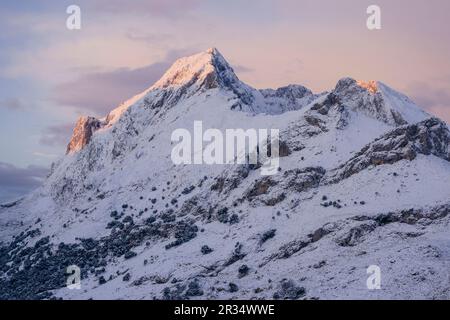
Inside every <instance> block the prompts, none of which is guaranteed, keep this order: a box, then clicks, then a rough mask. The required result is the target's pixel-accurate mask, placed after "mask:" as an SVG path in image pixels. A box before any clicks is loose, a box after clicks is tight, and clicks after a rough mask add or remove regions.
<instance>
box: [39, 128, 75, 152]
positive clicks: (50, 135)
mask: <svg viewBox="0 0 450 320" xmlns="http://www.w3.org/2000/svg"><path fill="white" fill-rule="evenodd" d="M73 128H74V124H73V123H68V124H60V125H53V126H49V127H47V128H45V129H44V131H43V133H42V136H41V138H40V140H39V142H40V143H41V144H43V145H46V146H60V145H67V144H68V143H69V139H70V136H71V135H72V132H73Z"/></svg>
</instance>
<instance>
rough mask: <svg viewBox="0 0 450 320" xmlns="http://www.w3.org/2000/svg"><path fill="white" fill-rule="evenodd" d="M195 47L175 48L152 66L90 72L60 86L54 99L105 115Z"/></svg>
mask: <svg viewBox="0 0 450 320" xmlns="http://www.w3.org/2000/svg"><path fill="white" fill-rule="evenodd" d="M192 52H193V51H191V50H174V51H170V52H169V53H168V54H167V57H166V58H165V59H164V60H163V61H161V62H156V63H153V64H151V65H148V66H145V67H142V68H137V69H130V68H120V69H116V70H113V71H107V72H91V73H86V74H84V75H82V76H80V77H79V78H77V79H75V80H73V81H70V82H66V83H63V84H60V85H58V86H56V87H55V88H54V90H53V94H52V95H51V100H52V101H54V102H55V103H57V104H58V105H60V106H66V107H74V108H76V109H78V110H80V111H81V112H86V111H89V112H92V113H93V114H94V115H96V116H104V115H106V114H107V113H108V112H109V111H111V110H112V109H113V108H114V107H116V106H117V105H119V104H120V103H121V102H123V101H125V100H127V99H128V98H130V97H132V96H134V95H136V94H137V93H139V92H142V91H144V90H145V89H147V88H148V87H150V86H151V85H152V84H153V83H155V82H156V81H157V80H158V79H159V78H160V77H161V76H162V75H163V74H164V72H165V71H166V70H167V69H168V68H169V67H170V66H171V64H172V63H173V62H174V60H175V59H176V58H178V57H180V56H184V55H186V54H190V53H192Z"/></svg>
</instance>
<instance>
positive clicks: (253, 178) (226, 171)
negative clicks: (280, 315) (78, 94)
mask: <svg viewBox="0 0 450 320" xmlns="http://www.w3.org/2000/svg"><path fill="white" fill-rule="evenodd" d="M198 120H201V121H202V122H203V128H204V130H206V129H208V128H217V129H221V130H225V129H228V128H243V129H248V128H256V129H258V128H277V129H280V156H281V160H280V170H279V172H278V174H276V175H273V176H262V175H261V174H260V171H259V170H258V169H257V166H254V165H249V164H242V165H238V164H236V165H175V164H173V162H172V160H171V150H172V147H173V143H172V142H171V133H172V132H173V131H174V130H175V129H178V128H186V129H189V130H192V128H193V123H194V121H198ZM449 143H450V132H449V129H448V125H447V124H446V123H445V122H443V121H441V120H439V119H437V118H433V117H431V116H430V115H429V114H427V113H426V112H424V111H423V110H421V109H420V108H419V107H418V106H416V105H415V104H414V103H413V102H412V101H411V100H409V99H408V98H407V97H406V96H404V95H402V94H400V93H398V92H396V91H395V90H393V89H391V88H389V87H388V86H387V85H385V84H383V83H381V82H368V83H365V82H358V81H355V80H353V79H350V78H345V79H342V80H340V81H339V82H338V83H337V85H336V87H335V88H334V89H333V90H332V91H330V92H324V93H320V94H314V93H312V92H311V91H310V90H309V89H307V88H305V87H303V86H300V85H289V86H286V87H283V88H279V89H276V90H273V89H265V90H257V89H254V88H252V87H250V86H248V85H246V84H245V83H243V82H241V81H240V80H239V79H238V77H237V76H236V75H235V73H234V72H233V69H232V67H231V66H230V65H229V64H228V63H227V62H226V60H225V59H224V58H223V57H222V55H221V54H220V53H219V52H218V51H217V50H216V49H209V50H207V51H206V52H202V53H199V54H196V55H193V56H191V57H186V58H182V59H179V60H178V61H176V62H175V63H174V64H173V66H172V67H171V68H170V69H169V70H168V71H167V72H166V74H165V75H164V76H163V77H162V78H161V79H160V80H159V81H158V82H156V83H155V84H154V85H153V86H151V87H150V88H149V89H147V90H146V91H144V92H143V93H141V94H139V95H137V96H135V97H133V98H131V99H130V100H128V101H126V102H124V103H122V104H121V105H119V106H118V107H117V108H116V109H114V110H113V111H111V112H110V113H109V114H108V115H107V116H106V117H105V118H103V119H96V118H93V117H82V118H80V119H79V120H78V122H77V124H76V127H75V129H74V134H73V137H72V139H71V141H70V143H69V145H68V147H67V154H66V156H65V157H63V158H62V159H60V160H59V161H58V162H56V163H55V164H54V165H53V166H52V170H51V173H50V175H49V177H48V178H47V179H46V181H45V183H44V185H43V186H42V187H40V188H39V189H38V190H36V191H35V192H34V193H32V194H30V195H29V196H27V197H25V198H24V199H21V200H19V201H17V202H15V203H11V204H6V205H3V206H2V207H1V208H0V228H1V229H0V241H2V245H1V246H0V287H1V288H2V289H1V291H0V298H3V299H16V298H31V299H36V298H49V297H61V298H64V299H87V298H94V299H101V298H107V299H110V298H111V299H116V298H125V299H142V298H144V299H153V298H156V299H190V298H194V299H243V298H245V299H261V298H266V299H272V298H276V299H302V298H307V299H315V298H320V299H336V298H358V299H378V298H386V299H389V298H426V299H449V298H450V284H449V281H450V274H449V270H450V233H449V222H450V188H449V182H450V147H449ZM70 265H76V266H78V267H79V268H80V269H81V275H82V279H81V289H80V290H70V289H68V288H67V287H66V279H67V274H66V268H67V267H68V266H70ZM370 265H376V266H379V267H380V269H381V290H369V289H368V288H367V286H366V281H367V278H368V275H367V268H368V267H369V266H370Z"/></svg>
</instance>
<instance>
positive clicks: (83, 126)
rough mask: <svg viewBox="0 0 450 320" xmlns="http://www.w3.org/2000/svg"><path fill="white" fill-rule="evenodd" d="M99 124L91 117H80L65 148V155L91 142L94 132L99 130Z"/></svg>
mask: <svg viewBox="0 0 450 320" xmlns="http://www.w3.org/2000/svg"><path fill="white" fill-rule="evenodd" d="M100 126H101V122H100V121H99V120H98V119H96V118H93V117H80V118H79V119H78V121H77V123H76V125H75V129H74V130H73V135H72V138H71V139H70V142H69V144H68V146H67V152H66V154H70V153H74V152H77V151H79V150H81V149H83V147H84V146H85V145H87V144H88V143H89V141H90V140H91V137H92V134H93V133H94V131H96V130H97V129H99V128H100Z"/></svg>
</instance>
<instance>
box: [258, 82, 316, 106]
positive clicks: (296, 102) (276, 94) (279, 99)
mask: <svg viewBox="0 0 450 320" xmlns="http://www.w3.org/2000/svg"><path fill="white" fill-rule="evenodd" d="M260 92H261V93H262V95H263V96H264V98H265V101H266V103H267V104H268V105H270V106H273V107H276V108H278V109H281V110H296V109H298V108H299V106H302V105H303V106H305V105H307V104H309V103H311V102H312V101H313V100H314V99H315V98H317V96H316V95H315V94H313V93H312V92H311V90H309V89H308V88H305V87H304V86H300V85H288V86H285V87H281V88H278V89H276V90H274V89H263V90H260Z"/></svg>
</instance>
